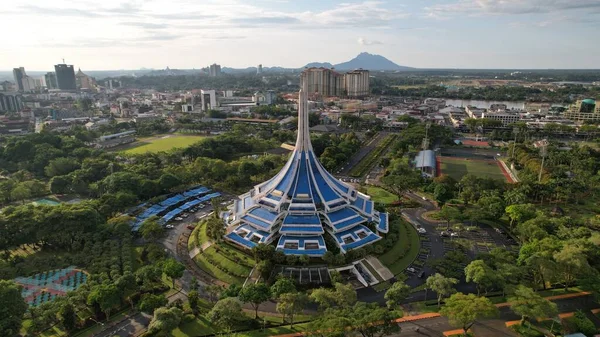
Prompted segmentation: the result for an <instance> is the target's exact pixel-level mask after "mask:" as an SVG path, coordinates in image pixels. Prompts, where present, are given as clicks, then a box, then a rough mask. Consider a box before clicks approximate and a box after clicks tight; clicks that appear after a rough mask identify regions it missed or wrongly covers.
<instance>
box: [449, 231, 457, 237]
mask: <svg viewBox="0 0 600 337" xmlns="http://www.w3.org/2000/svg"><path fill="white" fill-rule="evenodd" d="M450 236H451V237H458V233H454V232H452V233H450Z"/></svg>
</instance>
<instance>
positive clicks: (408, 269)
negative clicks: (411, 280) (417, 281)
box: [406, 267, 415, 273]
mask: <svg viewBox="0 0 600 337" xmlns="http://www.w3.org/2000/svg"><path fill="white" fill-rule="evenodd" d="M406 271H408V272H411V273H414V272H415V268H413V267H408V268H406Z"/></svg>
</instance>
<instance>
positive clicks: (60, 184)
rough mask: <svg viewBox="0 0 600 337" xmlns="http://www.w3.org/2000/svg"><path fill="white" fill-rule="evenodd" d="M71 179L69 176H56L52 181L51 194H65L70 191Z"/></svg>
mask: <svg viewBox="0 0 600 337" xmlns="http://www.w3.org/2000/svg"><path fill="white" fill-rule="evenodd" d="M70 185H71V179H69V176H55V177H52V179H50V192H52V193H56V194H64V193H67V192H68V191H69V187H70Z"/></svg>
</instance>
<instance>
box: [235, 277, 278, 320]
mask: <svg viewBox="0 0 600 337" xmlns="http://www.w3.org/2000/svg"><path fill="white" fill-rule="evenodd" d="M270 297H271V291H270V289H269V287H268V286H267V285H266V284H264V283H256V284H250V285H247V286H245V287H243V288H242V291H240V296H239V298H240V301H242V302H244V303H250V305H252V308H254V318H255V319H257V318H258V307H259V306H260V304H261V303H263V302H266V301H268V300H269V298H270Z"/></svg>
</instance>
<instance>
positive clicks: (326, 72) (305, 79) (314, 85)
mask: <svg viewBox="0 0 600 337" xmlns="http://www.w3.org/2000/svg"><path fill="white" fill-rule="evenodd" d="M300 82H301V83H305V85H306V93H307V94H308V95H320V96H322V97H330V96H341V95H342V91H343V90H344V76H343V75H342V74H340V73H338V72H336V71H334V70H333V69H327V68H323V67H321V68H307V69H305V70H304V71H303V72H302V75H301V79H300Z"/></svg>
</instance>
